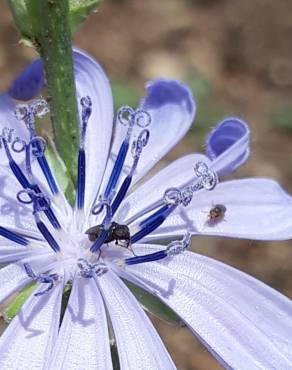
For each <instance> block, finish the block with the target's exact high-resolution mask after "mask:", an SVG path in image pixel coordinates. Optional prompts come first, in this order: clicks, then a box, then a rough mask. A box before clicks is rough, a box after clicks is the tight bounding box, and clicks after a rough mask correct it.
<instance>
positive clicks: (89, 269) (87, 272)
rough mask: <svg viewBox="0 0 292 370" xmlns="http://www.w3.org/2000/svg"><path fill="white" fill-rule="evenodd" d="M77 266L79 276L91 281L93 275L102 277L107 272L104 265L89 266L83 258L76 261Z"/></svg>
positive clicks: (99, 263)
mask: <svg viewBox="0 0 292 370" xmlns="http://www.w3.org/2000/svg"><path fill="white" fill-rule="evenodd" d="M77 266H78V267H79V275H80V276H81V277H83V278H85V279H91V278H93V277H94V275H96V276H102V275H104V274H105V273H106V272H107V271H108V267H107V265H106V264H105V263H103V262H97V263H94V264H91V263H89V262H88V261H87V260H86V259H84V258H79V259H78V261H77Z"/></svg>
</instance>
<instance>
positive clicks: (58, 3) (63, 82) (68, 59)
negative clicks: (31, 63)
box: [27, 0, 79, 183]
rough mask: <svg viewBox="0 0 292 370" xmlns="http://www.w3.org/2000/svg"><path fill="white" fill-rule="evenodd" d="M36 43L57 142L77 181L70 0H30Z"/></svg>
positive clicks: (76, 110)
mask: <svg viewBox="0 0 292 370" xmlns="http://www.w3.org/2000/svg"><path fill="white" fill-rule="evenodd" d="M27 7H28V11H29V13H30V15H31V16H32V19H34V20H35V22H34V23H33V24H32V27H33V33H34V37H35V40H34V44H35V45H36V46H37V48H38V50H39V53H40V55H41V57H42V58H43V61H44V67H45V77H46V82H47V87H48V101H49V104H50V112H51V120H52V125H53V130H54V141H55V144H56V147H57V150H58V152H59V153H60V155H61V157H62V159H63V161H64V163H65V165H66V167H67V168H68V171H69V173H70V175H71V177H72V179H73V181H74V183H75V179H76V169H77V149H78V143H79V119H78V109H77V103H76V87H75V81H74V74H73V59H72V42H71V31H70V24H69V2H68V0H27Z"/></svg>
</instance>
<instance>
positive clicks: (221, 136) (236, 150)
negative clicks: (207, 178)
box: [206, 117, 250, 175]
mask: <svg viewBox="0 0 292 370" xmlns="http://www.w3.org/2000/svg"><path fill="white" fill-rule="evenodd" d="M249 136H250V130H249V127H248V125H247V124H246V123H245V122H244V121H242V120H241V119H239V118H237V117H228V118H225V119H224V120H223V121H221V122H219V123H218V125H217V126H216V127H215V128H214V129H213V130H212V131H211V133H210V134H209V135H208V137H207V140H206V154H207V156H208V157H209V158H210V159H211V160H212V161H216V160H217V158H218V159H219V157H226V158H224V161H222V165H223V166H222V165H219V167H220V168H218V170H219V172H220V175H226V174H229V173H231V172H233V171H234V170H236V169H237V168H238V167H239V166H240V165H242V164H243V163H244V162H245V161H246V160H247V158H248V156H249V153H250V143H249ZM227 157H229V158H227Z"/></svg>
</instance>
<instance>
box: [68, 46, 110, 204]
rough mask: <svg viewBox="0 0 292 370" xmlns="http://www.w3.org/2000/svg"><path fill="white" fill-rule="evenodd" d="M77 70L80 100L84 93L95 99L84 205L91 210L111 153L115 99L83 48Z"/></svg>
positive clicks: (89, 129)
mask: <svg viewBox="0 0 292 370" xmlns="http://www.w3.org/2000/svg"><path fill="white" fill-rule="evenodd" d="M74 71H75V78H76V89H77V97H78V101H80V99H81V98H82V97H84V96H89V97H90V98H91V100H92V113H91V116H90V118H89V121H88V126H87V131H86V135H85V143H84V147H85V153H86V178H85V208H86V209H87V211H88V210H89V207H90V206H91V204H92V202H93V200H94V198H95V195H96V194H97V192H98V189H99V186H100V183H101V180H102V176H103V173H104V170H105V166H106V162H107V158H108V154H109V147H110V143H111V137H112V127H113V100H112V93H111V87H110V84H109V81H108V79H107V77H106V75H105V73H104V71H103V70H102V68H101V66H100V65H99V64H98V63H97V62H96V61H95V60H94V59H92V58H91V57H90V56H89V55H88V54H86V53H85V52H83V51H81V50H75V51H74ZM79 107H80V104H79Z"/></svg>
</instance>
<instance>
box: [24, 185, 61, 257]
mask: <svg viewBox="0 0 292 370" xmlns="http://www.w3.org/2000/svg"><path fill="white" fill-rule="evenodd" d="M24 194H26V195H27V196H28V197H27V198H24V197H23V195H24ZM17 199H18V201H19V202H21V203H23V204H31V203H32V204H33V216H34V219H35V222H36V225H37V228H38V229H39V231H40V233H41V234H42V235H43V237H44V238H45V239H46V241H47V242H48V244H49V245H50V247H51V248H52V249H53V251H54V252H56V253H57V252H60V250H61V248H60V246H59V244H58V243H57V242H56V240H55V239H54V237H53V236H52V234H51V233H50V231H49V230H48V228H47V227H46V225H45V224H44V223H43V222H42V221H41V219H40V217H39V215H38V213H39V212H47V211H48V210H50V200H49V198H48V197H46V196H45V195H44V194H42V193H36V192H35V191H34V190H32V189H24V190H21V191H19V192H18V193H17Z"/></svg>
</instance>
